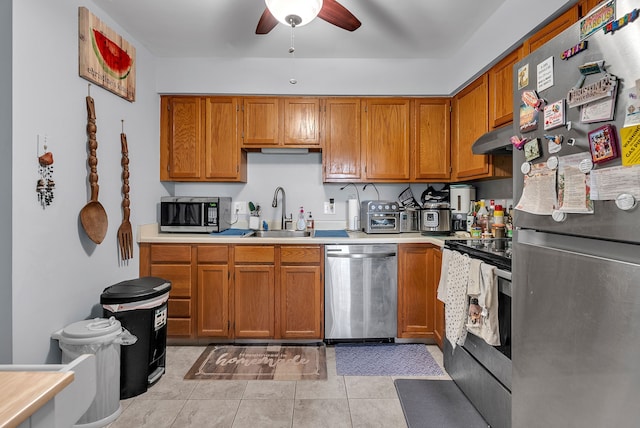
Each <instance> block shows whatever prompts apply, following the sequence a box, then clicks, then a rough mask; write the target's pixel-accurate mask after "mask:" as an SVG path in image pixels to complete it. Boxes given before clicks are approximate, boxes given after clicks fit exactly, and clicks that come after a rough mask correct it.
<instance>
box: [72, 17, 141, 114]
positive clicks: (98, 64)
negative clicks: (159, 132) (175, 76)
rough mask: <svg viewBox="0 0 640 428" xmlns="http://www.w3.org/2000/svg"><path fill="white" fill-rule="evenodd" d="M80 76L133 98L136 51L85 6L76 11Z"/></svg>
mask: <svg viewBox="0 0 640 428" xmlns="http://www.w3.org/2000/svg"><path fill="white" fill-rule="evenodd" d="M78 48H79V64H80V69H79V70H80V77H82V78H84V79H87V80H89V81H90V82H93V83H95V84H96V85H98V86H102V87H103V88H105V89H106V90H108V91H111V92H113V93H114V94H116V95H119V96H121V97H122V98H124V99H126V100H129V101H132V102H133V101H135V99H136V48H134V47H133V45H131V44H130V43H129V42H127V41H126V40H125V39H124V38H122V37H121V36H119V35H118V34H117V33H116V32H115V31H113V30H112V29H111V28H109V27H108V26H107V25H105V24H104V23H103V22H102V21H100V19H98V18H97V17H96V16H95V15H94V14H92V13H91V12H89V10H88V9H87V8H85V7H79V8H78Z"/></svg>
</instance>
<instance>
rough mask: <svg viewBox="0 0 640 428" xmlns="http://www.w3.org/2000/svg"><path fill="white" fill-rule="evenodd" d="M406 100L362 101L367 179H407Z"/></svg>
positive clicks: (407, 107)
mask: <svg viewBox="0 0 640 428" xmlns="http://www.w3.org/2000/svg"><path fill="white" fill-rule="evenodd" d="M409 117H410V109H409V100H408V99H400V98H381V99H368V100H366V101H364V118H363V125H364V135H363V136H364V139H365V144H364V149H365V157H364V159H365V163H364V170H365V175H366V178H367V180H379V181H404V180H409V135H410V134H409Z"/></svg>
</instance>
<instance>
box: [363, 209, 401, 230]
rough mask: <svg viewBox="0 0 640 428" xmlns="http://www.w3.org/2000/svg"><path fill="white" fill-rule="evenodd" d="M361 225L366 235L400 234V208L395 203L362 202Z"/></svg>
mask: <svg viewBox="0 0 640 428" xmlns="http://www.w3.org/2000/svg"><path fill="white" fill-rule="evenodd" d="M360 223H361V225H362V231H363V232H364V233H400V206H399V204H398V202H395V201H362V202H361V203H360Z"/></svg>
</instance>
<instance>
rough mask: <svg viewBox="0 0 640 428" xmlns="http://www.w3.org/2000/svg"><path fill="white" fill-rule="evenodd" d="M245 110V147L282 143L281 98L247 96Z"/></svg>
mask: <svg viewBox="0 0 640 428" xmlns="http://www.w3.org/2000/svg"><path fill="white" fill-rule="evenodd" d="M243 111H244V132H243V136H244V138H243V140H244V141H243V143H242V144H243V146H244V147H255V148H259V147H271V146H277V145H278V144H279V143H280V135H279V127H278V124H279V123H280V116H279V114H280V113H279V111H280V109H279V98H268V97H255V98H245V99H244V101H243Z"/></svg>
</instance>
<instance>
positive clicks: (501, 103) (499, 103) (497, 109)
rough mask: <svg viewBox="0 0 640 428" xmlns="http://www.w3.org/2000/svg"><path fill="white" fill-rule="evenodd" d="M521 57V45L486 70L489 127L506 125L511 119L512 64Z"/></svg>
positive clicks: (494, 127)
mask: <svg viewBox="0 0 640 428" xmlns="http://www.w3.org/2000/svg"><path fill="white" fill-rule="evenodd" d="M522 58H523V56H522V47H518V48H517V49H516V50H514V51H513V52H511V53H510V54H509V55H507V56H506V57H504V58H503V59H502V60H501V61H500V62H498V63H497V64H496V65H494V66H493V67H491V69H490V70H489V72H488V75H489V127H490V128H491V129H496V128H499V127H501V126H504V125H508V124H509V123H511V122H512V121H513V66H514V65H515V64H516V63H517V62H518V61H520V60H521V59H522Z"/></svg>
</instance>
